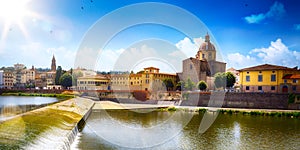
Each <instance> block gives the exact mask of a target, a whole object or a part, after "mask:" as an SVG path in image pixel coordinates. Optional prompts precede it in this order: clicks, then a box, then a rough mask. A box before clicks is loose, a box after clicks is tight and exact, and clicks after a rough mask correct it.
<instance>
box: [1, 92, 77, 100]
mask: <svg viewBox="0 0 300 150" xmlns="http://www.w3.org/2000/svg"><path fill="white" fill-rule="evenodd" d="M0 96H40V97H56V98H58V99H70V98H74V97H75V95H74V94H71V93H61V94H56V93H22V92H17V93H14V92H13V93H2V94H1V95H0Z"/></svg>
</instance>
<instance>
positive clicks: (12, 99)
mask: <svg viewBox="0 0 300 150" xmlns="http://www.w3.org/2000/svg"><path fill="white" fill-rule="evenodd" d="M56 101H57V99H56V98H53V97H33V96H0V106H6V105H7V106H8V105H41V104H48V103H53V102H56Z"/></svg>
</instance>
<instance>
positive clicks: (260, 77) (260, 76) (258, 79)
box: [246, 74, 276, 82]
mask: <svg viewBox="0 0 300 150" xmlns="http://www.w3.org/2000/svg"><path fill="white" fill-rule="evenodd" d="M257 81H258V82H263V75H258V76H257ZM246 82H250V76H249V75H247V76H246ZM271 82H276V74H271Z"/></svg>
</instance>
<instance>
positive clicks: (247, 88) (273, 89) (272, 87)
mask: <svg viewBox="0 0 300 150" xmlns="http://www.w3.org/2000/svg"><path fill="white" fill-rule="evenodd" d="M249 90H250V86H246V91H249ZM252 90H254V87H253V89H252ZM257 90H258V91H262V90H263V89H262V86H257ZM275 90H276V86H271V91H275ZM292 90H293V91H296V90H297V86H296V85H293V86H292Z"/></svg>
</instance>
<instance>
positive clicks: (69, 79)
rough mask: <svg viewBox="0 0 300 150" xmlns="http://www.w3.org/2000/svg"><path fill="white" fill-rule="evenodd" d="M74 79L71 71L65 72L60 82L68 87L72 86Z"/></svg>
mask: <svg viewBox="0 0 300 150" xmlns="http://www.w3.org/2000/svg"><path fill="white" fill-rule="evenodd" d="M72 80H73V78H72V76H71V75H70V74H69V73H64V74H63V75H62V76H61V77H60V79H59V82H60V83H61V85H62V86H63V87H64V88H68V87H71V86H72V82H73V81H72Z"/></svg>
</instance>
